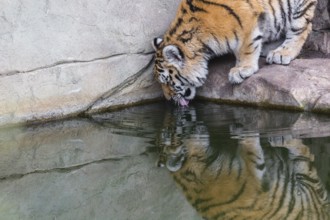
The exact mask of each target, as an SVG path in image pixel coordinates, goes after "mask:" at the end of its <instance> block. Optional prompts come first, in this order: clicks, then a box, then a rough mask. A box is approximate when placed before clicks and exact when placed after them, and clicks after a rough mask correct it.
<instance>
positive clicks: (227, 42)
mask: <svg viewBox="0 0 330 220" xmlns="http://www.w3.org/2000/svg"><path fill="white" fill-rule="evenodd" d="M225 39H226V44H227V47H228V50H231V48H230V44H229V40H228V37H225Z"/></svg>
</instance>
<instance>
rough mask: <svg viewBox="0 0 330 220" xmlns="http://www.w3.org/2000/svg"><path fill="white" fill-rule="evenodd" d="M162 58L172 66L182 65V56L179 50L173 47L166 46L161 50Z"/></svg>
mask: <svg viewBox="0 0 330 220" xmlns="http://www.w3.org/2000/svg"><path fill="white" fill-rule="evenodd" d="M163 56H164V58H165V59H166V60H167V61H168V62H170V63H174V64H178V65H180V66H181V65H182V64H183V55H182V52H181V51H180V49H179V48H178V47H177V46H174V45H168V46H166V47H164V49H163Z"/></svg>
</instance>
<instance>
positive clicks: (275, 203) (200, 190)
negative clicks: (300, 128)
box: [158, 129, 330, 220]
mask: <svg viewBox="0 0 330 220" xmlns="http://www.w3.org/2000/svg"><path fill="white" fill-rule="evenodd" d="M176 130H178V131H179V130H180V131H182V129H176ZM173 135H174V134H173ZM164 136H166V137H168V136H169V135H168V134H166V135H164ZM170 136H171V135H170ZM175 136H176V137H182V136H184V135H183V134H175ZM196 140H197V141H196ZM278 140H281V142H279V141H278ZM270 145H271V146H268V147H261V145H260V143H259V139H258V138H256V137H247V138H244V139H241V140H239V145H238V146H237V147H234V146H231V147H228V148H226V147H220V146H218V147H211V146H210V145H209V143H208V141H207V140H204V141H201V140H200V139H198V138H195V140H194V141H192V140H190V139H189V137H188V136H187V135H185V138H182V139H181V140H177V141H171V144H169V143H167V144H165V145H164V146H163V148H162V153H161V157H160V158H159V161H158V163H159V165H163V166H166V167H167V168H168V169H169V170H170V171H171V173H172V175H173V178H174V180H175V181H176V183H177V184H178V185H179V187H180V188H181V189H182V191H183V192H184V194H185V196H186V198H187V199H188V201H189V202H190V203H191V204H192V206H193V207H194V208H195V209H196V210H197V211H198V212H199V213H200V214H201V215H202V216H203V217H204V219H253V220H265V219H272V220H282V219H299V220H303V219H310V220H328V219H330V213H329V211H330V210H329V201H328V198H327V192H326V190H325V188H324V186H323V184H322V183H321V181H320V179H319V177H318V175H317V171H316V169H315V167H314V166H313V160H314V157H313V155H312V154H311V153H310V151H309V148H308V147H307V146H306V145H304V144H303V143H302V141H301V140H297V139H290V138H283V137H279V138H271V139H270Z"/></svg>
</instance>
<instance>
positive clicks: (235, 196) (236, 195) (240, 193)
mask: <svg viewBox="0 0 330 220" xmlns="http://www.w3.org/2000/svg"><path fill="white" fill-rule="evenodd" d="M245 187H246V182H244V184H243V185H242V187H241V188H240V189H239V191H238V192H237V193H236V194H235V195H233V196H232V198H230V199H229V200H228V201H226V202H221V203H217V204H212V205H209V206H208V207H206V208H203V209H201V212H204V213H205V212H207V211H209V210H210V209H212V208H214V207H217V206H221V205H227V204H230V203H232V202H235V201H236V200H237V199H238V198H239V197H240V196H241V195H242V194H243V192H244V190H245Z"/></svg>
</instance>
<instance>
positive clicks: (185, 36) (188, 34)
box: [177, 28, 196, 43]
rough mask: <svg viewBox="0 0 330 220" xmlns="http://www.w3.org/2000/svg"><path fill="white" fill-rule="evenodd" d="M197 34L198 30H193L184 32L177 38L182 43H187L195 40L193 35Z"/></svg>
mask: <svg viewBox="0 0 330 220" xmlns="http://www.w3.org/2000/svg"><path fill="white" fill-rule="evenodd" d="M195 32H196V28H192V29H191V30H189V31H187V30H184V31H182V33H181V34H180V35H179V36H178V37H177V40H179V41H181V42H182V43H186V42H188V41H190V40H191V39H192V38H193V34H194V33H195Z"/></svg>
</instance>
